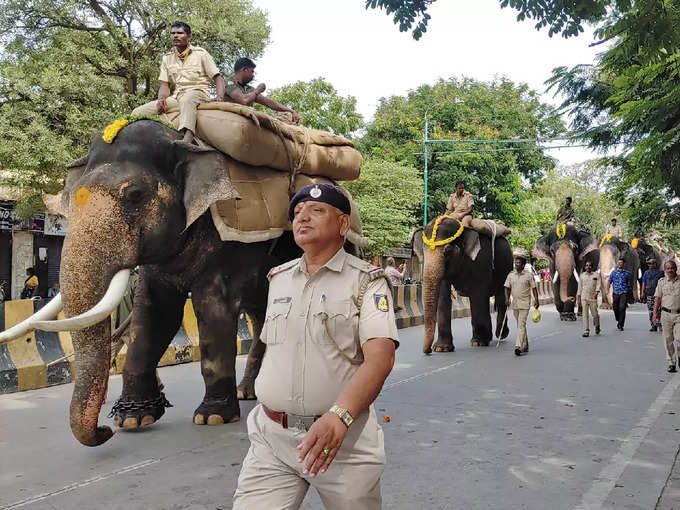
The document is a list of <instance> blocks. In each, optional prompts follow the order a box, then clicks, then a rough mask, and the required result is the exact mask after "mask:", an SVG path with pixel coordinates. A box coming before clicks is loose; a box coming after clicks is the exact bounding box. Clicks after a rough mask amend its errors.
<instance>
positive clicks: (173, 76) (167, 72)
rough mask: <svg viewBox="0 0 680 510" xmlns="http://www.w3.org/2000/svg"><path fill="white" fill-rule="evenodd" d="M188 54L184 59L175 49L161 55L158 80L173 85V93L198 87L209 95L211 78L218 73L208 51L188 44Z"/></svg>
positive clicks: (176, 93)
mask: <svg viewBox="0 0 680 510" xmlns="http://www.w3.org/2000/svg"><path fill="white" fill-rule="evenodd" d="M189 49H190V51H189V54H188V55H187V56H186V58H185V59H184V60H182V59H180V58H179V54H178V53H177V49H175V48H173V49H172V51H170V52H168V53H166V54H165V55H163V60H162V61H161V74H160V75H159V76H158V79H159V80H160V81H165V82H168V83H172V84H174V85H175V91H174V93H173V95H175V96H177V95H178V94H180V93H182V92H185V91H187V90H192V89H198V90H202V91H204V92H205V93H206V94H208V95H210V84H211V83H212V79H213V78H214V77H215V76H216V75H218V74H220V70H219V69H218V68H217V66H216V65H215V61H214V60H213V58H212V57H211V56H210V53H208V52H207V51H205V50H204V49H203V48H201V47H200V46H193V45H190V46H189Z"/></svg>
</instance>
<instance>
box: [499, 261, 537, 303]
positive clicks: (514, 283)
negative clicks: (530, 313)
mask: <svg viewBox="0 0 680 510" xmlns="http://www.w3.org/2000/svg"><path fill="white" fill-rule="evenodd" d="M505 287H507V288H509V289H510V295H511V296H512V302H511V303H510V307H511V308H512V309H513V310H528V309H529V308H531V289H535V288H536V280H534V275H533V274H531V273H530V272H529V271H522V272H521V273H518V272H517V271H515V270H514V269H513V270H512V271H511V272H510V274H508V277H507V278H506V279H505Z"/></svg>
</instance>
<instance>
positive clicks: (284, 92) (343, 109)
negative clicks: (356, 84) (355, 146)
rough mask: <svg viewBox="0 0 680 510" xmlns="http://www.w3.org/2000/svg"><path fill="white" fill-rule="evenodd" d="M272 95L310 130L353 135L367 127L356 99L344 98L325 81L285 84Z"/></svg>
mask: <svg viewBox="0 0 680 510" xmlns="http://www.w3.org/2000/svg"><path fill="white" fill-rule="evenodd" d="M268 95H269V96H270V97H271V98H272V99H274V100H276V101H278V102H279V103H281V104H285V105H287V106H290V107H291V108H293V109H294V110H295V111H296V112H298V114H299V115H300V123H301V124H302V125H303V126H306V127H309V128H313V129H321V130H323V131H330V132H331V133H336V134H338V135H343V136H349V135H351V134H352V133H353V132H355V131H356V130H357V129H359V128H360V127H362V125H363V118H362V116H361V114H360V113H358V112H357V111H356V108H357V100H356V98H355V97H353V96H347V97H343V96H340V95H339V94H338V92H337V90H335V87H333V85H331V84H330V83H328V82H327V81H326V80H324V79H323V78H314V79H313V80H311V81H298V82H295V83H293V84H291V85H285V86H283V87H280V88H278V89H273V90H272V91H270V92H269V93H268Z"/></svg>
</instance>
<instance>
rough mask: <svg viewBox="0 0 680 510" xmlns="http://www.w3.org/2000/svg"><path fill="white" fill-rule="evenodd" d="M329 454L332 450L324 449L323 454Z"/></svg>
mask: <svg viewBox="0 0 680 510" xmlns="http://www.w3.org/2000/svg"><path fill="white" fill-rule="evenodd" d="M329 453H331V449H330V448H324V449H323V454H324V455H328V454H329Z"/></svg>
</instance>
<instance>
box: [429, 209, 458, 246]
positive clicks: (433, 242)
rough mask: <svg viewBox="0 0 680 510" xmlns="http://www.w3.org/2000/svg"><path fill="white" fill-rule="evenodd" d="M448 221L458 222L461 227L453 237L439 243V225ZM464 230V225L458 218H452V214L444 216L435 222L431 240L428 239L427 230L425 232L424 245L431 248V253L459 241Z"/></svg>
mask: <svg viewBox="0 0 680 510" xmlns="http://www.w3.org/2000/svg"><path fill="white" fill-rule="evenodd" d="M446 219H449V220H454V221H457V222H458V225H459V227H458V230H457V231H456V233H455V234H453V235H452V236H451V237H447V238H446V239H441V240H440V241H437V230H438V229H439V225H440V224H441V222H442V221H444V220H446ZM463 229H464V227H463V224H462V223H461V222H460V221H459V220H458V219H457V218H455V217H453V216H451V215H450V214H442V215H441V216H439V217H438V218H437V219H436V220H435V221H434V226H433V227H432V237H431V238H429V239H428V237H427V235H426V234H425V230H423V243H425V245H427V246H429V247H430V251H434V249H435V248H436V247H437V246H444V245H446V244H449V243H452V242H453V241H455V240H456V239H458V238H459V237H460V235H461V234H462V233H463Z"/></svg>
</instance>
